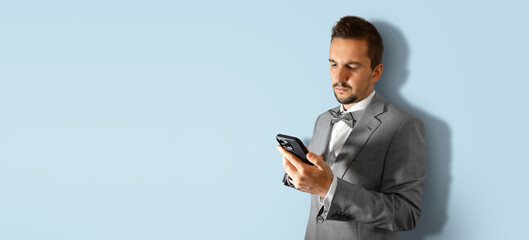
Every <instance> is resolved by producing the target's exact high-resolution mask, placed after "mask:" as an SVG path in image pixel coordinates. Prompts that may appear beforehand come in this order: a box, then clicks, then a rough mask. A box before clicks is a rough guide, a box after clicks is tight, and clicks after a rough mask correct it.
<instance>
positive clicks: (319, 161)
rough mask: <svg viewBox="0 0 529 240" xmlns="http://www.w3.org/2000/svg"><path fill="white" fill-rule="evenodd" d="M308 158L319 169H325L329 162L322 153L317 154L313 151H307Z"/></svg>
mask: <svg viewBox="0 0 529 240" xmlns="http://www.w3.org/2000/svg"><path fill="white" fill-rule="evenodd" d="M307 159H308V160H309V161H310V162H311V163H312V164H314V166H316V167H318V168H319V169H323V168H324V167H325V165H326V164H327V163H326V162H325V161H323V157H322V156H321V155H316V154H315V153H313V152H309V153H307Z"/></svg>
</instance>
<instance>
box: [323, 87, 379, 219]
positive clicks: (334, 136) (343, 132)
mask: <svg viewBox="0 0 529 240" xmlns="http://www.w3.org/2000/svg"><path fill="white" fill-rule="evenodd" d="M373 96H375V90H373V92H372V93H371V94H369V96H367V97H366V98H364V100H362V101H360V102H358V103H356V104H355V105H353V106H352V107H351V108H349V109H347V111H345V108H344V107H343V105H340V112H343V111H345V112H346V113H348V112H356V111H360V110H364V109H365V108H366V106H367V105H368V104H369V103H370V102H371V99H373ZM356 120H358V119H356ZM351 131H353V129H352V128H351V127H349V125H347V124H346V123H345V122H343V121H339V122H337V123H335V124H334V125H333V126H332V132H331V140H330V141H329V146H328V151H327V152H331V151H334V155H335V156H338V154H339V153H340V151H341V150H342V147H343V144H344V143H345V140H347V137H349V134H351ZM331 168H332V167H331ZM333 170H334V169H333ZM333 172H334V171H333ZM336 182H337V177H336V176H334V177H333V179H332V182H331V186H330V187H329V191H327V195H325V197H324V198H322V197H320V204H322V205H323V206H324V211H328V210H329V207H330V206H331V202H332V197H333V196H334V192H335V191H336Z"/></svg>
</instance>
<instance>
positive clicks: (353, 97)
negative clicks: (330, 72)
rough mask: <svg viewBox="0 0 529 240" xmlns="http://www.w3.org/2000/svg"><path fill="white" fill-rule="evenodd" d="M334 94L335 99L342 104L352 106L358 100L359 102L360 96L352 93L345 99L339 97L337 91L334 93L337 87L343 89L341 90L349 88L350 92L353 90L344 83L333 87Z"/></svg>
mask: <svg viewBox="0 0 529 240" xmlns="http://www.w3.org/2000/svg"><path fill="white" fill-rule="evenodd" d="M332 87H333V93H334V97H336V100H337V101H338V102H339V103H341V104H351V103H355V102H356V101H357V100H358V96H356V95H355V94H353V93H351V94H350V95H349V96H345V97H338V94H336V91H334V89H335V88H336V87H341V88H347V89H349V91H351V90H352V88H351V87H350V86H348V85H346V84H344V83H335V84H334V85H333V86H332Z"/></svg>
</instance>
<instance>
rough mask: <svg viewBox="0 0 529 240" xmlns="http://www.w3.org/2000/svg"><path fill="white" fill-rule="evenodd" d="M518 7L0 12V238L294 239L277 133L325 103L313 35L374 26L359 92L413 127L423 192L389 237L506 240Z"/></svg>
mask: <svg viewBox="0 0 529 240" xmlns="http://www.w3.org/2000/svg"><path fill="white" fill-rule="evenodd" d="M521 2H522V1H519V2H517V1H501V2H493V3H484V1H467V2H462V1H455V0H448V1H442V2H436V3H434V2H424V1H414V2H410V1H376V2H375V1H362V2H360V1H314V2H307V1H297V2H291V1H259V2H253V3H249V1H238V2H237V1H210V2H206V1H194V2H193V3H191V1H186V2H183V3H180V2H176V1H139V0H137V1H10V2H7V1H2V3H1V4H0V239H216V238H220V239H301V238H302V237H303V236H304V231H305V224H306V221H307V217H308V207H309V196H308V195H307V194H304V193H301V192H297V191H293V190H292V189H289V188H286V187H283V186H282V185H281V182H280V180H281V177H282V174H283V168H282V165H281V160H280V155H279V154H278V153H277V152H276V150H275V149H274V148H275V146H276V144H277V143H276V142H275V140H274V137H275V135H276V134H277V133H286V134H290V135H295V136H298V137H300V138H303V139H305V140H307V139H310V137H311V133H312V128H313V124H314V120H315V118H316V116H317V115H318V114H319V113H321V112H323V111H325V110H326V109H328V108H331V107H334V106H336V105H337V103H336V101H335V99H334V96H333V95H332V93H331V87H330V79H329V75H328V68H329V66H328V65H329V64H328V61H327V59H328V47H329V40H330V29H331V27H332V26H333V24H334V23H335V22H336V21H337V20H338V19H339V18H340V17H342V16H344V15H360V16H363V17H365V18H366V19H368V20H370V21H372V22H374V23H375V24H376V26H377V27H378V28H379V30H380V32H381V34H382V35H383V37H384V40H385V44H386V55H385V58H384V64H385V69H384V72H383V76H382V79H381V80H380V82H379V83H377V85H376V89H377V91H378V92H379V93H381V94H382V95H384V97H385V98H386V99H388V100H390V101H392V102H394V103H395V104H397V105H399V106H401V107H402V108H404V109H406V110H408V111H410V112H412V113H414V114H416V115H418V116H420V117H421V118H422V119H423V120H424V122H425V124H426V129H427V134H428V135H427V141H428V144H427V151H428V154H427V159H426V167H427V174H428V176H427V181H426V189H425V195H424V203H423V216H422V218H421V220H420V222H419V225H418V228H417V229H416V230H414V231H412V232H406V233H402V234H401V237H402V239H415V240H424V239H479V240H482V239H521V238H523V236H524V235H523V234H522V233H523V232H524V231H523V230H524V228H525V225H527V223H528V221H527V218H526V216H528V215H529V209H528V207H527V202H528V201H529V197H528V196H529V195H528V194H527V193H526V192H527V190H526V189H527V186H526V183H527V182H528V181H527V178H526V172H527V170H526V169H527V168H528V167H529V163H528V162H529V161H528V160H529V159H528V158H527V156H526V149H527V146H526V144H527V142H528V141H527V136H528V135H529V132H528V124H527V121H528V120H529V119H528V114H527V100H526V99H525V96H526V93H527V88H528V87H529V84H528V79H527V76H526V74H525V70H526V68H527V66H526V63H527V60H526V58H527V57H526V56H527V55H528V54H529V51H528V50H529V49H528V47H527V42H529V35H528V34H527V29H526V28H527V26H526V23H527V22H529V17H528V15H527V13H526V11H527V7H528V6H527V5H525V4H523V3H521Z"/></svg>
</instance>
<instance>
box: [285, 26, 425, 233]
mask: <svg viewBox="0 0 529 240" xmlns="http://www.w3.org/2000/svg"><path fill="white" fill-rule="evenodd" d="M382 53H383V44H382V38H381V37H380V35H379V33H378V31H377V30H376V28H375V26H374V25H373V24H371V23H369V22H367V21H366V20H364V19H362V18H359V17H351V16H346V17H343V18H342V19H340V21H339V22H338V23H337V24H336V25H335V26H334V28H333V32H332V36H331V46H330V51H329V62H330V65H331V66H330V73H331V84H332V88H333V91H334V95H335V96H336V99H337V100H338V102H339V103H340V105H339V106H338V107H335V108H333V109H330V110H329V111H327V112H324V113H322V114H321V115H320V116H319V117H318V119H317V120H316V124H315V127H314V133H313V136H312V140H311V142H310V145H309V150H310V152H309V153H308V154H307V158H308V159H309V160H310V161H311V162H312V163H313V164H314V166H312V165H308V164H305V163H303V162H301V161H300V160H299V159H298V158H296V157H295V156H294V155H292V154H290V153H289V152H287V151H285V150H284V149H283V148H281V147H280V146H278V147H277V149H278V151H279V152H281V154H282V155H283V166H284V168H285V171H286V174H288V176H289V177H290V178H291V179H288V177H286V178H285V184H286V185H293V186H294V187H295V188H296V189H299V190H301V191H304V192H307V193H310V194H312V202H311V209H310V217H309V221H308V225H307V232H306V235H305V239H397V232H398V231H405V230H411V229H413V228H414V227H415V225H416V223H417V221H418V219H419V216H420V214H421V208H420V202H421V197H422V191H423V182H424V178H425V172H424V156H425V137H424V126H423V123H422V121H421V120H420V119H419V118H417V117H416V116H413V115H411V114H410V113H407V112H405V111H403V110H401V109H399V108H397V107H396V106H394V105H392V104H391V103H388V102H386V101H385V100H384V99H383V98H382V97H381V96H379V95H378V94H377V93H376V92H375V91H374V88H373V86H374V84H375V82H376V81H378V79H379V78H380V76H381V74H382V70H383V66H382V64H381V61H382Z"/></svg>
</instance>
